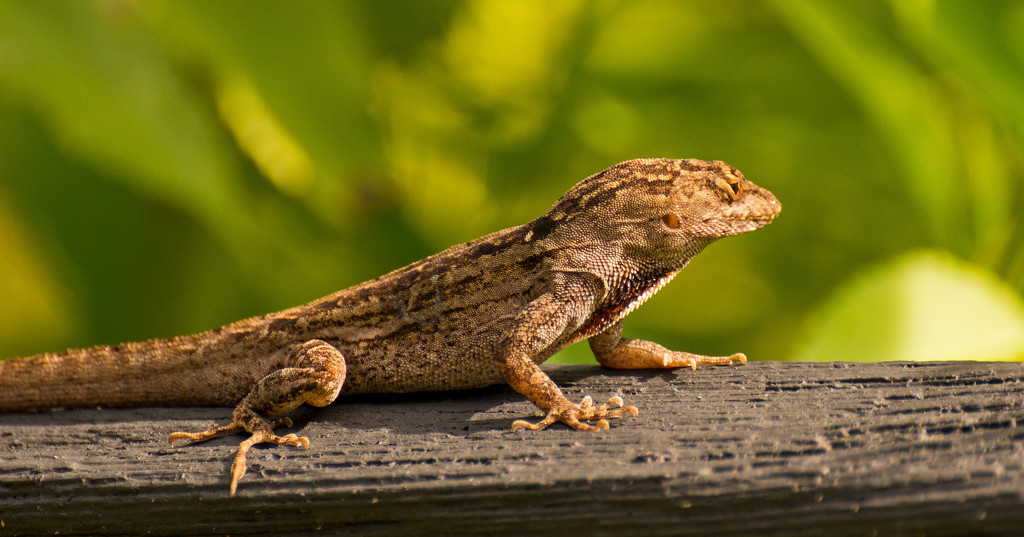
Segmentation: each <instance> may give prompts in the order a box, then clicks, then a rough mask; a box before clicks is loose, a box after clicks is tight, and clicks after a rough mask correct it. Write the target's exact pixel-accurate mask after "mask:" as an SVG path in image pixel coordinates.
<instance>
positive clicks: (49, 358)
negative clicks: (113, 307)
mask: <svg viewBox="0 0 1024 537" xmlns="http://www.w3.org/2000/svg"><path fill="white" fill-rule="evenodd" d="M202 355H203V349H202V348H201V346H199V345H198V344H197V342H195V338H175V340H151V341H146V342H142V343H128V344H125V345H117V346H113V347H111V346H100V347H93V348H90V349H76V350H69V351H67V352H64V353H47V354H39V355H36V356H31V357H27V358H16V359H13V360H8V361H0V411H26V410H48V409H54V408H88V407H101V406H102V407H140V406H233V405H234V404H235V403H237V402H238V401H239V400H241V398H242V397H244V396H245V390H247V389H248V384H247V383H246V381H245V378H251V376H250V375H245V374H244V372H240V371H231V370H227V371H214V370H212V367H211V361H210V360H203V356H202ZM249 382H251V381H249Z"/></svg>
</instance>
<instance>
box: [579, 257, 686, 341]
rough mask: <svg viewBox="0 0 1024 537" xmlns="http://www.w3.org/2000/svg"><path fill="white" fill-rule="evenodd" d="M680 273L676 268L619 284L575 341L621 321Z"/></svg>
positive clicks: (580, 331) (584, 324) (585, 324)
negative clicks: (658, 274)
mask: <svg viewBox="0 0 1024 537" xmlns="http://www.w3.org/2000/svg"><path fill="white" fill-rule="evenodd" d="M678 273H679V271H678V270H674V271H672V272H669V273H668V274H665V275H663V276H660V277H658V276H640V277H635V278H631V279H629V280H627V281H625V282H623V283H622V284H621V285H617V286H616V287H615V288H614V289H613V291H612V292H611V293H609V294H608V295H607V299H606V300H604V301H603V302H602V303H601V305H600V306H599V307H598V308H597V311H595V312H594V314H593V315H591V316H590V318H589V319H587V321H586V322H585V323H583V327H582V328H580V330H579V331H578V332H577V333H576V337H574V338H573V342H576V341H582V340H584V339H587V338H590V337H593V336H596V335H597V334H600V333H601V332H604V331H605V330H607V329H608V327H610V326H612V325H613V324H615V323H617V322H619V321H621V320H622V318H623V317H625V316H626V315H629V313H630V312H632V311H633V310H635V309H636V308H638V307H639V306H640V305H641V304H643V303H644V302H646V301H647V299H648V298H651V296H653V295H654V293H657V292H658V290H660V289H661V288H662V287H664V286H665V284H667V283H668V282H670V281H672V278H674V277H675V275H676V274H678Z"/></svg>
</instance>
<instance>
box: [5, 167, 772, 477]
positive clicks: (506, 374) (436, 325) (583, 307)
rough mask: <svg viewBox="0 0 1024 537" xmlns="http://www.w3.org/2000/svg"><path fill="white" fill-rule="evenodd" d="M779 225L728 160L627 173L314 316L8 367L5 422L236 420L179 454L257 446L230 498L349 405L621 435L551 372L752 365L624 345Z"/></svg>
mask: <svg viewBox="0 0 1024 537" xmlns="http://www.w3.org/2000/svg"><path fill="white" fill-rule="evenodd" d="M779 210H780V205H779V202H778V200H776V199H775V196H773V195H772V194H771V193H770V192H768V191H767V190H765V189H763V188H760V187H758V186H757V185H755V184H753V183H752V182H750V181H748V180H747V179H745V178H744V177H743V175H742V174H741V173H740V172H739V171H738V170H736V169H735V168H733V167H731V166H729V165H727V164H725V163H723V162H720V161H714V162H705V161H700V160H669V159H642V160H631V161H627V162H623V163H621V164H618V165H615V166H612V167H611V168H608V169H607V170H605V171H603V172H601V173H598V174H596V175H593V176H591V177H588V178H586V179H584V180H583V181H581V182H580V183H579V184H577V185H576V186H575V187H573V188H572V189H571V190H569V192H567V193H566V194H565V195H564V196H562V197H561V199H559V200H558V201H557V202H556V203H555V204H554V206H553V207H551V209H550V210H549V211H548V212H547V213H545V214H544V215H543V216H541V217H540V218H537V219H536V220H533V221H531V222H529V223H527V224H524V225H521V226H518V227H513V228H509V229H505V230H503V231H498V232H497V233H493V234H491V235H487V236H485V237H482V238H479V239H477V240H474V241H470V242H467V243H464V244H460V245H457V246H453V247H451V248H449V249H447V250H445V251H443V252H441V253H439V254H436V255H433V256H431V257H428V258H426V259H424V260H421V261H417V262H416V263H413V264H411V265H409V266H406V267H404V268H400V269H398V270H396V271H394V272H391V273H389V274H385V275H384V276H381V277H379V278H377V279H375V280H371V281H368V282H365V283H362V284H359V285H357V286H355V287H351V288H348V289H345V290H342V291H338V292H336V293H334V294H332V295H329V296H326V297H324V298H321V299H319V300H316V301H314V302H311V303H309V304H306V305H304V306H299V307H296V308H292V309H288V310H284V311H281V312H277V313H271V314H268V315H263V316H260V317H253V318H250V319H245V320H242V321H238V322H235V323H232V324H229V325H226V326H224V327H221V328H218V329H215V330H211V331H208V332H203V333H201V334H196V335H191V336H181V337H175V338H171V339H154V340H150V341H145V342H140V343H127V344H123V345H116V346H99V347H93V348H90V349H83V350H69V351H67V352H64V353H60V354H41V355H37V356H32V357H28V358H21V359H14V360H10V361H7V362H0V411H26V410H41V409H51V408H73V407H95V406H105V407H139V406H229V407H234V409H235V410H234V415H233V418H232V421H231V423H230V424H228V425H225V426H222V427H217V428H214V429H210V430H208V431H203V432H198V433H185V432H178V433H174V434H172V435H171V437H170V441H171V443H172V444H173V443H174V442H175V441H177V440H182V439H184V440H189V441H191V442H202V441H205V440H209V439H211V438H216V437H219V436H223V435H227V434H234V433H241V432H246V433H249V435H250V436H249V438H248V439H246V440H245V441H243V442H241V444H240V445H239V448H238V451H237V453H236V455H235V458H234V462H233V464H232V467H231V488H230V490H231V494H234V493H235V489H236V487H237V485H238V480H239V479H240V478H241V477H242V475H243V474H244V473H245V469H246V463H245V456H246V452H247V451H248V450H249V448H250V447H252V446H253V445H255V444H259V443H269V444H276V445H283V444H287V445H292V446H298V447H302V448H308V447H309V440H308V439H307V438H306V437H302V436H296V435H295V434H287V435H284V436H278V435H276V434H274V432H273V430H274V429H275V428H276V427H280V426H291V420H289V419H288V418H286V417H285V418H277V416H281V415H282V414H284V413H286V412H289V411H291V410H293V409H295V408H296V407H298V406H299V405H302V404H303V403H307V404H310V405H314V406H326V405H329V404H330V403H332V402H333V401H334V400H335V399H336V398H337V397H338V395H344V394H359V393H382V392H415V391H427V390H451V389H459V388H473V387H482V386H488V385H492V384H497V383H501V382H507V383H508V384H509V385H511V386H512V387H513V388H514V389H515V390H516V391H518V392H519V393H521V394H523V395H524V396H525V397H526V398H527V399H529V400H530V401H532V402H533V403H534V404H535V405H537V406H538V407H540V409H541V410H542V411H543V412H544V413H545V417H544V419H542V420H541V421H540V422H538V423H528V422H526V421H515V422H514V423H513V424H512V428H513V429H519V428H528V429H543V428H545V427H547V426H548V425H551V424H552V423H555V422H562V423H564V424H566V425H568V426H570V427H573V428H575V429H579V430H586V431H594V430H600V429H606V428H608V421H607V418H617V417H619V416H621V415H623V414H626V413H629V414H633V415H634V416H635V415H637V409H636V407H633V406H623V401H622V399H621V398H619V397H612V398H611V399H609V400H608V401H607V402H606V403H604V404H601V405H596V404H594V403H593V401H592V400H591V398H590V397H589V396H587V397H584V398H583V400H582V401H581V402H580V403H573V402H571V401H569V400H568V399H566V397H565V396H564V395H563V394H562V392H561V390H559V388H558V386H556V385H555V383H554V382H552V380H551V379H550V378H549V377H548V376H547V375H546V374H544V372H543V371H541V369H540V367H538V364H540V363H542V362H543V361H544V360H546V359H547V358H548V357H550V356H551V355H552V354H554V353H555V352H557V351H558V350H559V349H562V348H563V347H565V346H567V345H570V344H572V343H575V342H577V341H581V340H583V339H589V342H590V348H591V349H592V351H593V353H594V355H595V356H596V358H597V360H598V362H600V363H601V364H602V365H604V366H606V367H611V368H619V369H634V368H674V367H684V366H689V367H693V368H696V366H697V365H698V364H714V365H728V364H731V363H732V362H734V361H739V362H746V357H745V356H744V355H743V354H734V355H732V356H723V357H719V356H702V355H697V354H690V353H686V352H679V351H670V350H668V349H666V348H665V347H662V346H661V345H658V344H657V343H653V342H650V341H644V340H638V339H627V338H623V337H622V335H621V334H622V319H623V318H624V317H625V316H626V315H627V314H628V313H629V312H631V311H633V309H634V308H636V307H637V306H639V305H640V304H641V303H643V302H644V301H645V300H647V299H648V298H649V297H650V296H651V295H653V294H654V293H655V292H657V291H658V290H659V289H660V288H661V287H662V286H663V285H665V284H666V283H668V281H669V280H671V279H672V277H673V276H675V275H676V273H678V272H679V270H680V269H682V268H683V267H684V266H685V265H686V264H687V262H689V261H690V259H692V258H693V256H695V255H696V254H697V253H698V252H700V251H701V249H703V248H704V247H705V246H707V245H708V244H710V243H711V242H712V241H714V240H716V239H719V238H721V237H725V236H729V235H736V234H739V233H745V232H748V231H753V230H755V229H758V228H760V227H762V226H764V225H766V224H768V223H769V222H771V221H772V220H773V219H774V218H775V217H776V215H778V213H779ZM588 420H596V422H594V423H586V421H588Z"/></svg>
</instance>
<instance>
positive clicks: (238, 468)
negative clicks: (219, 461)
mask: <svg viewBox="0 0 1024 537" xmlns="http://www.w3.org/2000/svg"><path fill="white" fill-rule="evenodd" d="M291 425H292V420H291V419H290V418H281V419H278V420H274V421H273V422H272V423H270V427H266V428H260V429H257V430H255V431H253V433H252V436H250V437H249V439H248V440H245V441H243V442H242V443H241V444H239V445H238V452H237V453H236V454H235V459H234V461H233V462H232V463H231V495H232V496H234V495H235V489H237V488H238V480H239V479H241V478H242V476H243V475H245V470H246V468H245V454H246V453H248V452H249V448H251V447H253V446H255V445H256V444H274V445H276V446H282V445H288V446H295V447H300V448H302V449H309V439H308V438H306V437H305V436H296V435H294V434H286V435H284V436H277V435H276V434H274V431H273V429H275V428H277V427H291ZM244 431H245V427H243V426H242V425H241V424H240V423H238V422H237V421H236V422H232V423H230V424H228V425H224V426H222V427H214V428H213V429H209V430H206V431H202V432H198V433H183V432H177V433H173V434H171V437H170V442H171V445H174V443H175V442H176V441H178V440H181V439H185V440H190V441H191V442H192V443H193V444H194V443H198V442H205V441H207V440H212V439H214V438H219V437H221V436H226V435H229V434H235V433H241V432H244Z"/></svg>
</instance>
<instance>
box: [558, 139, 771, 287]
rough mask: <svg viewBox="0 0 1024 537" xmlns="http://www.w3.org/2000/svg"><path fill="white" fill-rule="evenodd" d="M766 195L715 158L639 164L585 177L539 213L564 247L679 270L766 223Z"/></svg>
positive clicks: (768, 217)
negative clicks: (717, 243)
mask: <svg viewBox="0 0 1024 537" xmlns="http://www.w3.org/2000/svg"><path fill="white" fill-rule="evenodd" d="M780 209H781V205H780V204H779V201H778V200H777V199H776V198H775V196H774V195H772V193H771V192H769V191H767V190H765V189H763V188H761V187H759V186H757V185H755V184H754V183H752V182H750V181H749V180H747V179H746V178H745V177H743V174H742V173H740V171H739V170H737V169H736V168H733V167H732V166H729V165H728V164H726V163H724V162H721V161H713V162H707V161H702V160H692V159H688V160H672V159H639V160H630V161H626V162H622V163H620V164H617V165H615V166H612V167H611V168H608V169H607V170H605V171H603V172H601V173H598V174H596V175H593V176H591V177H588V178H587V179H584V180H583V181H581V182H580V183H579V184H577V185H576V186H575V187H573V188H572V189H571V190H569V192H567V193H566V194H565V195H564V196H562V198H561V199H559V200H558V202H557V203H555V205H554V206H553V207H552V208H551V210H550V211H548V213H547V214H545V215H544V216H543V217H542V218H541V219H539V220H540V221H543V220H545V219H547V221H548V223H549V225H550V226H551V229H552V230H553V233H552V239H554V240H555V241H556V242H557V243H559V244H561V245H563V246H569V247H570V248H571V247H572V246H574V245H580V246H584V247H587V245H582V244H580V238H585V239H586V241H585V242H587V243H590V244H589V247H602V248H605V249H607V248H612V249H614V250H616V251H618V252H619V255H620V256H621V257H623V258H627V259H632V260H634V261H636V262H639V263H641V264H643V265H648V266H649V265H652V264H653V265H658V268H659V269H661V270H677V269H678V268H681V267H682V266H683V265H685V264H686V262H688V261H689V260H690V258H692V257H693V256H694V255H696V254H697V253H698V252H700V250H701V249H702V248H704V246H706V245H708V244H710V243H711V242H712V241H714V240H715V239H719V238H721V237H727V236H729V235H737V234H740V233H746V232H749V231H753V230H755V229H758V228H760V227H763V226H765V225H767V224H768V223H770V222H771V221H772V220H773V219H775V217H776V216H777V215H778V214H779V211H780Z"/></svg>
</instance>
